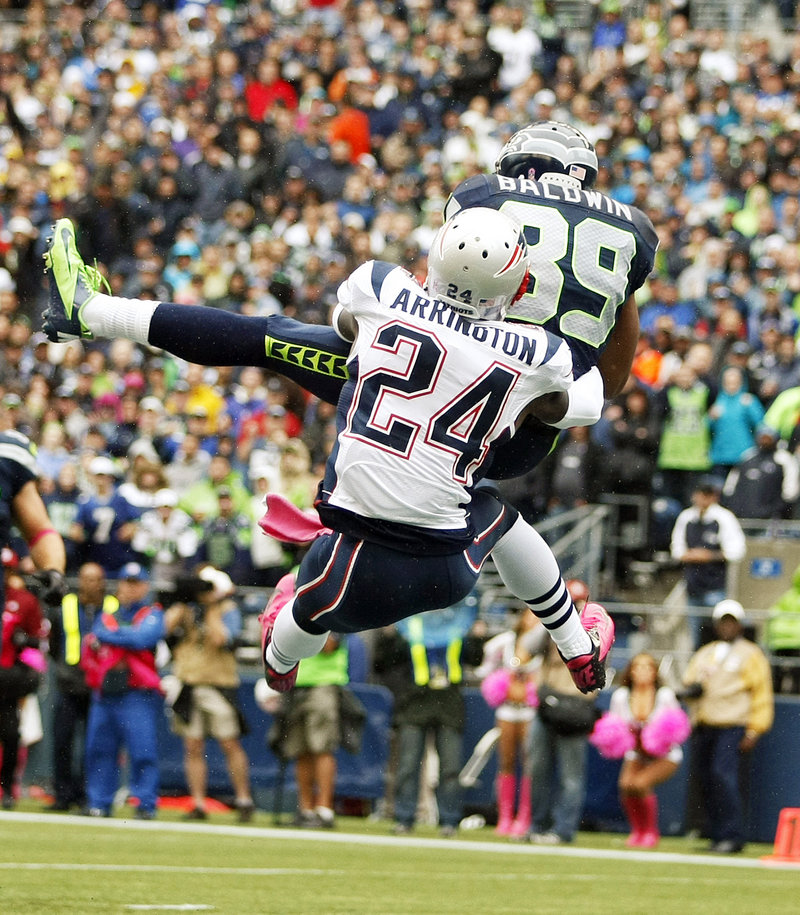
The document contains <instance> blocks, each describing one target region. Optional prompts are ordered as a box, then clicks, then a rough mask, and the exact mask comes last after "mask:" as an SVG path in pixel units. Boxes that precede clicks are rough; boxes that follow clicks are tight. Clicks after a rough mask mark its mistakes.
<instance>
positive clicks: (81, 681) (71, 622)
mask: <svg viewBox="0 0 800 915" xmlns="http://www.w3.org/2000/svg"><path fill="white" fill-rule="evenodd" d="M118 607H119V601H118V600H117V599H116V597H114V596H113V595H112V594H106V575H105V571H104V570H103V567H102V566H101V565H98V564H97V563H96V562H87V563H84V565H82V566H81V568H80V570H79V572H78V587H77V590H76V591H74V592H70V593H69V594H67V595H66V596H65V597H64V599H63V601H62V602H61V612H60V613H58V612H55V613H53V614H52V620H51V630H50V657H51V658H52V660H53V664H54V667H55V677H56V695H55V709H54V714H53V789H54V792H55V800H54V801H53V803H52V804H51V805H50V807H49V808H48V809H50V810H69V808H70V807H71V806H72V805H73V804H76V805H77V806H78V807H81V808H83V807H84V806H85V804H86V787H85V783H84V781H85V778H84V763H83V758H84V749H85V743H86V722H87V719H88V717H89V698H90V691H89V687H88V686H87V685H86V677H85V676H84V672H83V670H82V669H81V667H80V660H81V640H82V639H83V637H84V636H85V635H88V633H89V632H91V630H92V625H93V624H94V620H95V617H96V616H97V614H98V613H115V612H116V610H117V608H118ZM76 743H77V746H78V751H77V755H76V753H75V745H76Z"/></svg>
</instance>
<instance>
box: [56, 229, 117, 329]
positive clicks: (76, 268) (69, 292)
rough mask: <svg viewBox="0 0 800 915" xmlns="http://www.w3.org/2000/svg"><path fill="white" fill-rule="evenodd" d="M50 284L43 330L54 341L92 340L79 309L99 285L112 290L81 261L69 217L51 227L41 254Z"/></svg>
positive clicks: (91, 268) (93, 268)
mask: <svg viewBox="0 0 800 915" xmlns="http://www.w3.org/2000/svg"><path fill="white" fill-rule="evenodd" d="M44 263H45V272H46V273H47V276H48V280H49V283H50V303H49V305H48V306H47V308H46V309H45V311H44V314H43V315H42V318H43V325H42V326H43V327H44V332H45V333H46V334H47V337H48V339H49V340H52V342H53V343H66V342H68V341H69V340H81V339H83V340H92V339H94V335H93V334H92V332H91V331H90V330H89V328H88V327H87V326H86V325H85V324H84V323H83V321H82V320H81V311H82V310H83V306H84V305H86V303H87V302H89V301H90V300H91V299H93V298H94V296H95V293H97V292H98V291H99V290H100V289H101V288H102V287H105V288H106V289H107V290H108V291H109V292H110V291H111V289H110V287H109V285H108V282H107V280H106V278H105V277H104V276H103V275H102V274H101V273H100V271H99V270H98V269H97V268H96V267H90V266H88V265H87V264H84V262H83V258H82V257H81V256H80V253H79V252H78V248H77V245H76V244H75V227H74V226H73V225H72V222H71V221H70V220H69V219H59V220H58V222H56V224H55V225H54V226H53V235H52V238H50V239H48V242H47V250H46V251H45V254H44Z"/></svg>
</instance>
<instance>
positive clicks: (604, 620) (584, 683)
mask: <svg viewBox="0 0 800 915" xmlns="http://www.w3.org/2000/svg"><path fill="white" fill-rule="evenodd" d="M581 623H582V624H583V628H584V629H585V630H586V631H587V633H588V634H589V638H590V639H591V640H592V643H593V646H594V647H593V649H592V651H591V652H590V653H589V654H581V655H578V657H576V658H570V659H569V660H567V659H566V658H564V663H565V664H566V665H567V667H568V668H569V672H570V673H571V674H572V679H573V681H574V682H575V686H577V687H578V689H579V690H580V691H581V692H582V693H591V692H594V691H595V690H596V689H602V688H603V687H604V686H605V685H606V668H605V659H606V658H607V657H608V653H609V651H611V646H612V645H613V644H614V621H613V620H612V619H611V617H610V616H609V615H608V613H606V611H605V610H604V609H603V607H601V606H600V604H586V605H585V606H584V608H583V610H582V611H581ZM562 657H563V656H562Z"/></svg>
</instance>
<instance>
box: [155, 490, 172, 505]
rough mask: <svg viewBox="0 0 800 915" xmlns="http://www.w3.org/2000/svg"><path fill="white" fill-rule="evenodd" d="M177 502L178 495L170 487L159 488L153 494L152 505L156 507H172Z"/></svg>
mask: <svg viewBox="0 0 800 915" xmlns="http://www.w3.org/2000/svg"><path fill="white" fill-rule="evenodd" d="M177 504H178V496H177V495H176V494H175V493H174V492H173V491H172V490H171V489H159V490H158V492H157V493H156V494H155V495H154V496H153V505H155V507H156V508H162V507H164V506H167V505H168V506H169V507H170V508H174V507H175V506H176V505H177Z"/></svg>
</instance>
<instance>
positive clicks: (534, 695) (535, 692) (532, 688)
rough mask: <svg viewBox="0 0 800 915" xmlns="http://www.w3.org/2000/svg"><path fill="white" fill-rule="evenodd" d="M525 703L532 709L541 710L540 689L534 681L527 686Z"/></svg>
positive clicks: (529, 681) (530, 681)
mask: <svg viewBox="0 0 800 915" xmlns="http://www.w3.org/2000/svg"><path fill="white" fill-rule="evenodd" d="M525 702H526V703H527V704H528V705H529V706H530V707H531V708H539V689H538V687H537V686H536V683H534V681H533V680H528V682H527V683H526V684H525Z"/></svg>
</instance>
